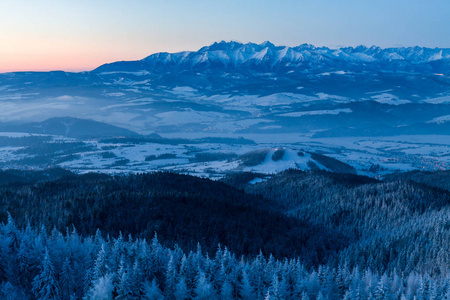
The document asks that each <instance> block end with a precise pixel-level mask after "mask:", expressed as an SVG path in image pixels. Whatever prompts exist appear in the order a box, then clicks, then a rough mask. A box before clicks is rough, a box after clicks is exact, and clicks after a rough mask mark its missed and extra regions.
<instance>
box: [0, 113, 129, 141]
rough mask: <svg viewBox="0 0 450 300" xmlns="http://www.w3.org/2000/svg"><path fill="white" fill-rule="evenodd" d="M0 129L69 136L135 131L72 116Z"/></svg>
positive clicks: (3, 125) (81, 136) (125, 134)
mask: <svg viewBox="0 0 450 300" xmlns="http://www.w3.org/2000/svg"><path fill="white" fill-rule="evenodd" d="M0 131H9V132H25V133H37V134H51V135H61V136H66V137H71V138H106V137H118V136H125V137H133V136H138V134H137V133H135V132H133V131H131V130H128V129H125V128H121V127H117V126H114V125H110V124H106V123H102V122H97V121H93V120H88V119H79V118H72V117H61V118H51V119H48V120H45V121H42V122H33V123H25V124H14V125H12V124H8V123H3V124H0Z"/></svg>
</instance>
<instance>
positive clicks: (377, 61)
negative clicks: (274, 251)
mask: <svg viewBox="0 0 450 300" xmlns="http://www.w3.org/2000/svg"><path fill="white" fill-rule="evenodd" d="M358 66H359V67H361V66H362V67H364V68H366V69H374V68H375V69H387V70H393V71H414V70H416V71H419V70H421V71H427V70H428V71H429V72H441V71H442V70H448V68H449V66H450V49H448V48H427V47H419V46H415V47H398V48H380V47H378V46H371V47H366V46H362V45H360V46H357V47H341V48H337V49H332V48H328V47H316V46H314V45H311V44H301V45H299V46H295V47H288V46H276V45H274V44H272V43H271V42H269V41H266V42H263V43H261V44H255V43H246V44H243V43H239V42H234V41H231V42H225V41H222V42H215V43H213V44H211V45H209V46H204V47H202V48H200V49H199V50H198V51H182V52H176V53H169V52H159V53H155V54H151V55H149V56H147V57H145V58H143V59H141V60H136V61H120V62H113V63H110V64H104V65H101V66H99V67H98V68H96V69H94V70H93V71H92V72H94V73H97V72H105V71H111V70H119V71H120V70H125V69H130V68H131V69H132V68H138V69H139V68H141V69H142V70H152V71H158V69H164V68H165V67H172V68H173V67H175V68H177V69H184V70H188V69H207V68H212V69H219V70H233V69H246V68H247V69H254V68H256V67H259V68H260V69H263V70H284V69H299V68H301V69H303V70H308V71H311V69H312V70H314V69H319V70H322V69H327V68H328V69H333V67H339V68H344V69H345V68H346V67H348V68H352V67H358Z"/></svg>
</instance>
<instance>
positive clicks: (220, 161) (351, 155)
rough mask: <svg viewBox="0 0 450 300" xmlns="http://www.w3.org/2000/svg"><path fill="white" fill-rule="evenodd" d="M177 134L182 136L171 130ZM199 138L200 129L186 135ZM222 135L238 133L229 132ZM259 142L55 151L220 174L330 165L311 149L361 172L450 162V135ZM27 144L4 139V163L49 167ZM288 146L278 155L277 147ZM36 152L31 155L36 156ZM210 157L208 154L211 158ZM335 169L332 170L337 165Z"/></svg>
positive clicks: (68, 159)
mask: <svg viewBox="0 0 450 300" xmlns="http://www.w3.org/2000/svg"><path fill="white" fill-rule="evenodd" d="M1 136H5V137H10V138H13V139H14V138H20V137H24V136H27V135H25V134H11V133H0V137H1ZM165 137H166V138H169V137H171V138H175V137H177V136H175V135H171V136H165ZM183 137H184V138H189V139H194V138H201V137H205V136H204V135H200V134H191V135H188V136H186V135H183ZM222 137H233V138H237V136H234V135H230V134H224V135H222ZM243 137H244V138H246V139H251V140H253V141H255V142H256V143H255V144H225V143H199V142H193V143H189V142H186V143H185V144H172V145H170V144H167V143H165V144H158V143H140V144H132V143H110V142H109V143H106V142H105V143H104V142H101V141H97V140H85V141H83V143H84V144H85V145H86V147H85V148H83V149H82V150H80V151H79V152H77V151H78V150H77V151H75V152H70V153H64V152H61V151H60V152H55V153H54V154H53V157H52V161H53V163H52V164H51V165H52V166H60V167H62V168H66V169H70V170H72V171H75V172H78V173H86V172H104V173H111V174H118V173H130V172H149V171H157V170H165V171H173V172H179V173H186V174H193V175H197V176H204V177H211V178H217V177H222V176H224V175H225V174H227V173H229V172H237V171H251V172H258V173H264V174H273V173H276V172H280V171H283V170H286V169H289V168H295V169H301V170H310V169H311V168H315V169H317V168H318V169H323V170H330V169H329V168H327V167H326V166H324V165H323V164H322V163H321V162H319V161H317V160H314V159H313V158H312V157H311V153H319V154H323V155H326V156H328V157H331V158H334V159H336V160H339V161H341V162H344V163H346V164H348V165H350V166H352V167H353V168H355V170H356V171H357V173H358V174H363V175H368V176H371V177H377V176H382V175H383V174H387V173H392V172H398V171H407V170H415V169H416V170H428V171H432V170H445V169H449V168H450V136H392V137H376V138H375V137H346V138H321V139H313V138H310V137H305V136H295V135H292V134H289V135H270V134H265V135H257V134H252V135H244V136H243ZM52 138H53V141H50V142H49V143H54V142H58V143H61V142H63V143H64V142H65V143H73V142H75V140H73V139H67V138H63V137H60V136H53V137H52ZM26 148H27V147H12V146H2V145H0V162H1V164H2V165H1V167H2V168H4V169H5V168H36V167H38V168H39V167H41V168H42V167H48V166H42V165H39V164H38V163H36V164H35V165H33V163H30V162H29V160H27V159H29V158H30V155H26V154H23V149H26ZM255 151H256V152H257V151H264V153H265V157H263V159H261V161H258V162H257V163H256V164H253V165H246V164H245V163H243V160H242V156H243V155H244V154H248V153H253V152H255ZM277 151H282V155H281V157H279V158H278V159H274V157H275V152H277ZM32 157H33V156H31V158H32ZM204 157H207V158H206V159H205V158H204ZM331 171H332V170H331Z"/></svg>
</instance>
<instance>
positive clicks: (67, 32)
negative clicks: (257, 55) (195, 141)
mask: <svg viewBox="0 0 450 300" xmlns="http://www.w3.org/2000/svg"><path fill="white" fill-rule="evenodd" d="M449 16H450V1H449V0H427V1H425V0H408V1H407V0H276V1H275V0H270V1H269V0H221V1H219V0H195V1H194V0H39V1H37V0H1V1H0V72H10V71H48V70H64V71H87V70H92V69H94V68H95V67H97V66H99V65H102V64H104V63H108V62H114V61H119V60H137V59H142V58H144V57H146V56H148V55H150V54H152V53H156V52H177V51H185V50H189V51H195V50H198V49H199V48H201V47H202V46H205V45H210V44H212V43H214V42H216V41H222V40H225V41H231V40H233V41H239V42H243V43H247V42H254V43H261V42H263V41H266V40H268V41H271V42H272V43H274V44H276V45H285V46H296V45H300V44H303V43H309V44H313V45H316V46H329V47H338V46H357V45H366V46H371V45H377V46H380V47H397V46H416V45H418V46H425V47H432V48H434V47H444V48H450V34H449V32H450V17H449Z"/></svg>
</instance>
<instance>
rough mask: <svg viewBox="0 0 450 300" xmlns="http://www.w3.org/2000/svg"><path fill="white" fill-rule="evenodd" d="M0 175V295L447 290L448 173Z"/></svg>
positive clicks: (386, 295) (409, 295)
mask: <svg viewBox="0 0 450 300" xmlns="http://www.w3.org/2000/svg"><path fill="white" fill-rule="evenodd" d="M258 177H259V178H260V177H261V175H260V174H253V173H236V174H230V175H229V176H227V177H225V178H223V179H222V180H220V181H211V180H209V179H203V178H197V177H193V176H188V175H180V174H174V173H161V172H159V173H148V174H136V175H120V176H109V175H104V174H86V175H75V174H73V173H70V172H67V171H64V170H59V169H53V170H52V169H50V170H46V171H38V172H25V171H2V172H0V221H1V222H2V224H1V225H0V299H70V300H72V299H311V300H315V299H330V300H331V299H411V300H412V299H417V300H419V299H420V300H422V299H427V300H428V299H450V272H449V269H448V268H449V260H450V256H449V251H448V250H449V245H450V230H449V229H450V190H449V188H448V182H450V173H449V172H439V173H438V174H437V173H436V174H435V173H422V172H411V173H404V174H393V175H390V176H387V177H386V178H385V179H384V180H375V179H372V178H368V177H363V176H358V175H354V174H337V173H329V172H323V171H314V172H303V171H298V170H287V171H284V172H282V173H279V174H276V175H273V176H270V177H265V178H264V180H261V182H259V183H256V184H250V183H249V182H250V181H252V179H255V178H258Z"/></svg>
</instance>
